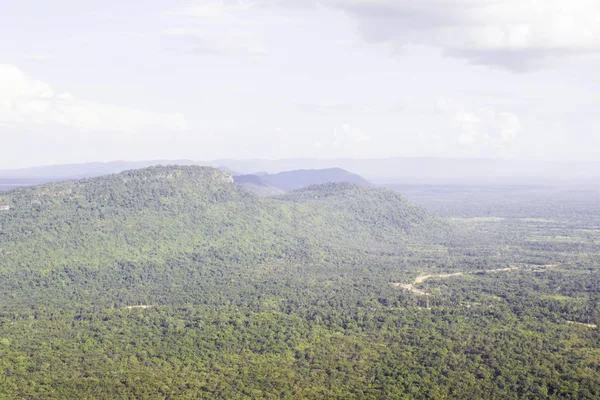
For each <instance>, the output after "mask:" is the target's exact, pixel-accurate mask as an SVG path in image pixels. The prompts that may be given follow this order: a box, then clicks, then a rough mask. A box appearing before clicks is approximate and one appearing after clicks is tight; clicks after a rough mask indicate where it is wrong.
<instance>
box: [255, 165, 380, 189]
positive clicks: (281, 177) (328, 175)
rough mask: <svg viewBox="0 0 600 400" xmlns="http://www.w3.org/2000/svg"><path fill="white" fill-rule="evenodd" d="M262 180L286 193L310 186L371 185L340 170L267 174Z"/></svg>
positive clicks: (357, 176) (356, 176)
mask: <svg viewBox="0 0 600 400" xmlns="http://www.w3.org/2000/svg"><path fill="white" fill-rule="evenodd" d="M261 179H262V180H263V181H264V182H266V183H268V184H270V185H272V186H275V187H277V188H279V189H281V190H284V191H286V192H289V191H292V190H296V189H300V188H303V187H306V186H310V185H318V184H322V183H333V182H349V183H356V184H359V185H370V183H369V182H368V181H366V180H365V179H363V178H362V177H360V176H359V175H356V174H353V173H351V172H348V171H345V170H343V169H340V168H330V169H307V170H297V171H286V172H280V173H278V174H273V175H269V174H266V175H263V176H261Z"/></svg>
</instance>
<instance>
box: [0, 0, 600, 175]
mask: <svg viewBox="0 0 600 400" xmlns="http://www.w3.org/2000/svg"><path fill="white" fill-rule="evenodd" d="M0 9H1V12H0V168H20V167H27V166H35V165H45V164H62V163H77V162H89V161H110V160H151V159H191V160H213V159H221V158H237V159H246V158H266V159H281V158H297V157H314V158H339V157H351V158H385V157H424V156H427V157H468V158H473V157H486V158H488V157H492V158H502V159H526V160H561V161H565V160H577V161H581V160H589V161H600V152H599V151H597V149H598V148H599V146H600V112H599V111H598V96H599V93H600V73H599V72H598V71H600V2H598V1H597V0H419V1H411V0H285V1H284V0H249V1H242V0H239V1H235V0H222V1H214V0H197V1H193V0H186V1H178V0H174V1H173V0H171V1H166V0H162V1H158V0H144V1H141V0H136V1H133V0H104V1H101V2H100V1H94V2H92V1H81V0H53V1H51V2H50V1H46V0H20V1H8V0H0Z"/></svg>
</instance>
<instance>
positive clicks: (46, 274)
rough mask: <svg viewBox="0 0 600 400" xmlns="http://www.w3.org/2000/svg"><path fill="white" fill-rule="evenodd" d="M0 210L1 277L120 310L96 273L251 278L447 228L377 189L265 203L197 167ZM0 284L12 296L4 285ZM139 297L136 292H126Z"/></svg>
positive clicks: (11, 200) (226, 177)
mask: <svg viewBox="0 0 600 400" xmlns="http://www.w3.org/2000/svg"><path fill="white" fill-rule="evenodd" d="M307 196H309V197H310V198H311V199H310V201H307V199H306V197H307ZM0 205H6V206H8V207H9V210H7V211H0V224H1V225H0V226H1V230H0V252H1V253H0V254H1V256H0V257H1V258H0V262H1V269H0V271H1V272H2V273H3V274H4V276H5V277H7V279H8V281H9V282H11V281H15V282H16V281H18V282H19V287H21V288H23V287H34V286H39V285H40V282H44V285H43V286H44V287H46V288H48V291H49V292H53V293H54V294H53V295H55V296H58V297H61V296H63V297H64V295H65V292H60V290H59V289H57V288H55V287H53V286H52V284H53V282H54V283H55V282H56V281H62V282H64V279H65V278H67V279H68V282H70V284H69V285H68V286H69V287H70V289H69V296H70V297H71V298H77V299H78V301H83V302H87V301H90V300H95V301H100V302H104V303H115V302H116V303H119V301H120V300H119V299H115V298H112V297H111V296H110V295H109V294H103V293H101V292H99V291H97V290H96V289H98V288H97V287H94V285H96V284H98V281H95V280H94V279H95V277H97V276H102V277H103V278H102V279H105V282H104V284H105V285H106V286H110V285H111V284H115V282H116V281H115V280H118V279H120V277H119V276H118V275H117V274H116V271H120V272H119V274H125V275H130V274H132V273H133V272H132V271H133V270H139V269H142V270H144V273H143V274H142V275H144V276H145V277H146V278H151V279H150V281H151V282H152V281H153V282H155V283H156V284H159V283H160V282H161V280H163V279H165V280H166V281H169V282H172V283H176V284H183V283H184V282H185V280H186V279H187V278H186V277H185V275H181V273H182V271H179V270H177V271H175V272H174V273H171V274H166V273H165V268H164V264H165V263H172V262H173V260H185V262H182V265H189V264H190V263H191V264H193V263H194V262H190V260H202V261H201V263H204V264H209V263H213V262H216V263H229V264H230V266H231V265H239V266H240V268H244V270H245V273H252V271H254V268H258V267H257V266H259V265H262V264H264V263H266V262H269V261H268V260H288V261H289V260H292V261H294V262H317V261H318V260H320V259H322V257H323V255H324V254H327V253H329V252H331V251H335V252H340V251H350V249H357V248H360V247H364V246H365V245H367V244H368V245H369V247H371V248H379V247H384V246H387V247H389V248H392V249H394V250H398V249H399V248H401V247H402V246H403V243H406V242H407V241H411V240H412V241H423V243H430V242H432V241H444V240H445V238H446V236H447V235H448V229H449V228H448V226H447V225H446V224H445V223H444V222H443V221H442V220H441V219H439V218H437V217H434V216H433V215H430V214H429V213H427V212H425V211H423V210H422V209H420V208H418V207H416V206H414V205H412V204H410V203H408V202H407V201H405V200H404V199H403V198H402V197H401V196H399V195H398V194H395V193H393V192H391V191H387V190H384V189H375V188H365V187H360V186H356V185H351V184H327V185H321V186H312V187H310V188H309V189H306V190H303V191H299V192H296V193H292V194H289V195H287V196H285V197H282V198H279V199H268V198H261V197H258V196H257V195H255V194H253V193H251V192H249V191H247V190H245V189H243V188H242V187H240V186H238V185H235V184H234V183H233V179H232V177H231V174H229V173H227V172H223V171H220V170H216V169H212V168H207V167H196V166H171V167H151V168H147V169H141V170H135V171H128V172H124V173H121V174H117V175H109V176H103V177H97V178H91V179H84V180H80V181H73V182H64V183H55V184H48V185H42V186H36V187H29V188H20V189H16V190H13V191H9V192H4V193H3V194H2V196H1V197H0ZM425 231H426V232H427V233H428V238H427V241H425V239H424V236H422V235H420V234H421V233H423V232H425ZM197 262H198V261H196V263H197ZM171 268H175V269H176V268H177V267H171ZM215 268H217V267H215ZM138 272H139V271H138ZM195 272H197V270H196V271H195ZM186 273H187V272H186ZM163 275H164V276H163ZM137 278H141V277H140V276H139V275H138V276H137ZM132 279H133V278H132ZM177 279H181V282H177ZM83 282H85V286H86V287H87V286H89V287H90V288H93V289H94V290H92V291H94V292H96V293H95V296H97V297H90V296H89V295H90V291H88V290H87V289H86V290H83V286H82V285H83ZM148 282H149V281H146V282H144V286H147V285H148ZM116 283H122V282H116ZM71 285H72V286H71ZM117 286H118V285H117ZM1 289H2V293H0V294H7V293H8V292H12V293H13V294H12V297H15V296H17V295H18V293H19V291H18V290H17V292H16V293H17V294H15V292H14V290H15V287H14V286H10V285H9V286H7V285H4V286H2V288H1ZM146 289H147V288H146ZM146 289H145V290H146ZM44 290H45V289H42V290H41V291H44ZM136 290H137V288H136V286H135V285H133V286H131V290H129V292H128V293H127V294H128V295H135V294H136V293H137V292H136ZM41 291H40V290H36V293H35V296H38V295H40V293H41ZM23 294H24V293H23ZM31 298H32V297H27V296H23V298H22V299H21V301H23V302H27V301H30V300H31Z"/></svg>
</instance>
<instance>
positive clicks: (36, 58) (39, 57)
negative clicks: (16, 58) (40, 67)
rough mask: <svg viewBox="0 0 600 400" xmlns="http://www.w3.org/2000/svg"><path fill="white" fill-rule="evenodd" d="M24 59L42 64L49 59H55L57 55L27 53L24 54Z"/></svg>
mask: <svg viewBox="0 0 600 400" xmlns="http://www.w3.org/2000/svg"><path fill="white" fill-rule="evenodd" d="M25 60H27V61H30V62H34V63H40V64H43V63H47V62H51V61H56V60H57V57H56V56H53V55H49V54H28V55H26V56H25Z"/></svg>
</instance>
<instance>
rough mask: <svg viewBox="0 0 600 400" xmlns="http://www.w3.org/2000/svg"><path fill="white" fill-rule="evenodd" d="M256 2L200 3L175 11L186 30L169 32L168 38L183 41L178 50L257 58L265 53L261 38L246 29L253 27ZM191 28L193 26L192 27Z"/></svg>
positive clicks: (224, 1)
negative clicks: (252, 16)
mask: <svg viewBox="0 0 600 400" xmlns="http://www.w3.org/2000/svg"><path fill="white" fill-rule="evenodd" d="M254 6H255V4H254V3H248V2H241V1H235V0H230V1H227V0H222V1H218V0H217V1H214V0H212V1H210V0H209V1H200V2H197V3H195V4H189V5H187V6H184V7H180V8H178V9H176V10H175V15H178V16H180V17H183V20H184V22H185V27H181V28H172V29H167V30H164V31H163V32H161V33H162V34H163V35H165V36H169V37H172V38H178V39H183V40H184V42H185V43H186V45H184V47H177V48H175V50H178V51H181V52H184V53H196V54H213V55H230V56H231V55H240V54H241V55H257V54H264V53H266V48H265V44H264V42H263V40H262V39H261V37H260V36H259V35H258V34H257V33H255V32H253V31H249V30H247V27H248V25H252V23H251V22H252V18H251V14H248V11H250V10H252V8H253V7H254ZM190 26H192V27H190Z"/></svg>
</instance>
